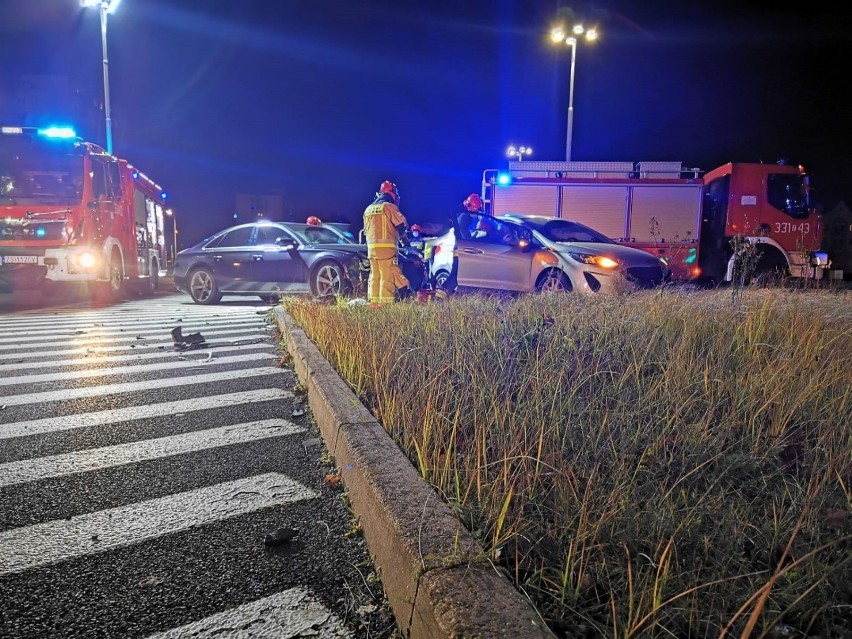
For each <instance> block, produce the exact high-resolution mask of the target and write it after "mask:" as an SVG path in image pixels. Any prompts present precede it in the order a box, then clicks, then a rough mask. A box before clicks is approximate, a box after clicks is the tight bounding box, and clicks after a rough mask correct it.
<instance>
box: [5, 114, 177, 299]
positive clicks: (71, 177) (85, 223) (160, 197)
mask: <svg viewBox="0 0 852 639" xmlns="http://www.w3.org/2000/svg"><path fill="white" fill-rule="evenodd" d="M165 199H166V192H165V191H163V189H161V188H160V187H159V186H158V185H157V184H156V183H155V182H153V181H152V180H150V179H149V178H148V177H146V176H145V175H144V174H142V173H141V172H139V171H138V170H137V169H135V168H134V167H133V166H131V165H130V164H128V163H127V161H126V160H121V159H118V158H115V157H113V156H112V155H109V154H108V153H107V152H106V151H104V150H103V149H102V148H101V147H99V146H97V145H95V144H92V143H91V142H85V141H83V140H82V139H80V138H78V137H77V136H76V134H75V133H74V132H73V130H71V129H69V128H64V127H51V128H47V129H35V128H28V127H7V126H4V127H0V291H2V290H6V291H9V290H12V291H14V290H20V289H33V288H38V289H41V290H42V291H43V292H44V293H45V295H48V296H49V295H53V294H56V293H59V292H61V289H62V288H64V287H70V286H71V285H73V284H85V285H87V286H88V287H90V288H91V290H92V292H93V293H94V294H96V295H97V296H98V297H99V298H102V299H104V300H115V299H118V298H120V297H121V296H122V295H123V294H124V293H125V292H126V291H132V292H136V293H139V294H152V293H153V292H154V291H156V290H157V286H158V280H159V276H160V273H161V271H163V270H165V269H166V268H167V263H166V254H167V251H166V241H165V239H166V238H165V233H164V216H165V215H166V214H167V213H168V214H171V211H166V210H165V208H164V201H165Z"/></svg>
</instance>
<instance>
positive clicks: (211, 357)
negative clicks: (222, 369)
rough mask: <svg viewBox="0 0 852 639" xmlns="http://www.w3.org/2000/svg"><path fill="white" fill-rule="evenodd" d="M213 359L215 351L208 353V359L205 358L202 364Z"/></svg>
mask: <svg viewBox="0 0 852 639" xmlns="http://www.w3.org/2000/svg"><path fill="white" fill-rule="evenodd" d="M211 359H213V353H212V352H210V353H207V359H205V360H203V361H202V362H201V363H202V364H206V363H207V362H209V361H210V360H211Z"/></svg>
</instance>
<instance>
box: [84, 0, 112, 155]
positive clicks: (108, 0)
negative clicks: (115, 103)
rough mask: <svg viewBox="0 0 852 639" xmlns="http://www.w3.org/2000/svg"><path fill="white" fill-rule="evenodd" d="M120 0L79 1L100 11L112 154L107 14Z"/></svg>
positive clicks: (107, 130) (107, 113) (108, 129)
mask: <svg viewBox="0 0 852 639" xmlns="http://www.w3.org/2000/svg"><path fill="white" fill-rule="evenodd" d="M120 2H121V0H80V5H81V6H83V7H99V8H100V11H101V45H102V46H103V52H104V116H105V117H106V150H107V153H109V154H112V120H111V119H110V117H109V60H108V59H107V14H108V13H115V10H116V9H117V8H118V4H119V3H120Z"/></svg>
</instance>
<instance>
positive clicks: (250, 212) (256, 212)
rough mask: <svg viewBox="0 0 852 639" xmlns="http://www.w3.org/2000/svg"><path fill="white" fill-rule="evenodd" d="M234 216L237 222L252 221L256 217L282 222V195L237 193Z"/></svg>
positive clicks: (256, 218)
mask: <svg viewBox="0 0 852 639" xmlns="http://www.w3.org/2000/svg"><path fill="white" fill-rule="evenodd" d="M234 218H235V219H236V221H237V223H243V222H254V221H256V220H258V219H263V220H270V221H274V222H283V221H284V196H283V195H257V194H252V193H237V202H236V207H235V209H234Z"/></svg>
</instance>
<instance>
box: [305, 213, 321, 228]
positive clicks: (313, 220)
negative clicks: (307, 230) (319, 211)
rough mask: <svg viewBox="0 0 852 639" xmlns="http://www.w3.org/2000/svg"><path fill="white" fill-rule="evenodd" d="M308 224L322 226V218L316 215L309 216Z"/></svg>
mask: <svg viewBox="0 0 852 639" xmlns="http://www.w3.org/2000/svg"><path fill="white" fill-rule="evenodd" d="M308 224H310V225H311V226H320V225H321V224H322V220H321V219H319V218H318V217H317V216H316V215H311V216H310V217H309V218H308Z"/></svg>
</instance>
